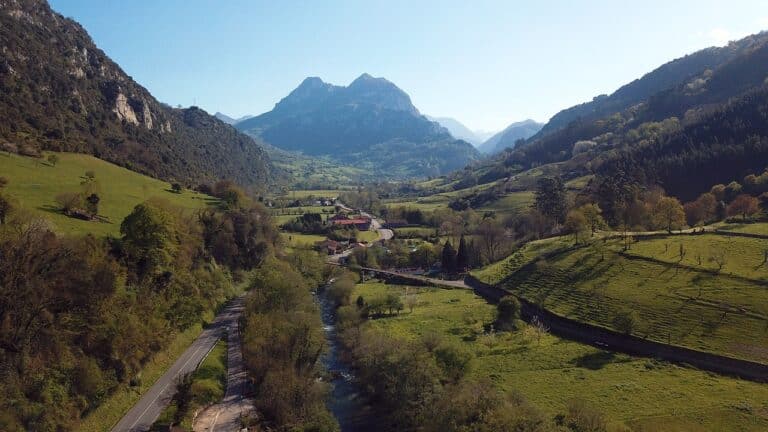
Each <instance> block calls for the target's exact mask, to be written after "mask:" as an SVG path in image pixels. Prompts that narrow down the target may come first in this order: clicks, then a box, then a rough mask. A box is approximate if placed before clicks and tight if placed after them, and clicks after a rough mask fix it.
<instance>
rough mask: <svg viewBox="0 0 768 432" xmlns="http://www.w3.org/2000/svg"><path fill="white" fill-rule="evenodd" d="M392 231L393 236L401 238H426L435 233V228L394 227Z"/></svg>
mask: <svg viewBox="0 0 768 432" xmlns="http://www.w3.org/2000/svg"><path fill="white" fill-rule="evenodd" d="M393 231H394V232H395V237H397V238H403V239H411V238H420V239H428V238H430V237H433V236H434V235H435V229H434V228H429V227H403V228H395V229H394V230H393Z"/></svg>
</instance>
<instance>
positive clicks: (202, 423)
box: [192, 322, 256, 432]
mask: <svg viewBox="0 0 768 432" xmlns="http://www.w3.org/2000/svg"><path fill="white" fill-rule="evenodd" d="M247 391H248V373H247V372H246V370H245V364H244V362H243V352H242V349H241V340H240V329H239V323H238V322H235V323H234V324H232V325H230V327H229V332H228V338H227V391H226V394H225V395H224V399H223V400H222V401H221V403H218V404H216V405H212V406H210V407H208V408H207V409H205V410H203V411H202V412H201V413H200V414H199V415H198V416H197V418H196V419H195V422H194V424H193V426H192V430H194V431H195V432H214V431H219V432H230V431H239V430H241V423H240V419H241V418H242V417H244V416H254V415H255V414H256V410H255V408H254V403H253V400H252V399H248V398H246V397H245V396H246V394H247Z"/></svg>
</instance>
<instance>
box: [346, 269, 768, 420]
mask: <svg viewBox="0 0 768 432" xmlns="http://www.w3.org/2000/svg"><path fill="white" fill-rule="evenodd" d="M392 291H395V292H397V293H399V294H401V295H405V294H406V291H407V294H408V295H415V296H416V297H417V306H416V307H415V309H414V310H413V312H409V311H408V309H407V308H406V310H405V311H403V312H401V313H400V314H398V315H396V316H393V317H389V318H380V319H375V320H371V321H369V322H368V323H367V324H366V325H367V326H370V327H372V328H375V329H378V330H379V331H382V332H386V333H388V334H390V335H392V336H396V337H400V338H403V339H407V340H413V339H416V338H418V337H419V336H420V335H423V334H425V333H428V332H430V333H431V332H437V333H438V334H440V335H441V336H442V337H443V338H446V339H451V340H453V341H454V342H455V343H457V344H460V345H462V346H463V347H464V348H465V349H466V350H468V351H470V352H472V353H473V354H474V359H473V360H472V365H471V372H470V375H471V376H474V377H477V378H490V379H491V381H492V382H493V383H494V384H495V385H496V386H498V387H499V388H500V389H503V390H505V391H510V392H512V391H516V392H519V393H521V394H522V395H523V397H525V398H526V399H528V400H529V401H530V402H531V403H532V404H533V405H535V406H537V407H538V408H539V409H541V410H543V411H544V412H545V413H546V414H547V415H550V416H554V415H556V414H558V413H562V412H563V410H564V409H565V406H566V404H567V402H568V401H569V400H570V399H572V398H581V399H585V400H587V401H588V402H591V403H593V404H594V405H596V406H598V407H600V409H601V410H602V411H603V412H604V413H605V414H606V415H607V417H608V418H609V419H610V420H611V423H613V424H614V425H622V424H623V425H627V426H630V427H632V428H633V429H634V430H643V431H659V430H663V431H679V432H682V431H713V432H714V431H723V430H741V431H755V432H757V431H762V430H766V429H768V402H767V401H768V386H765V385H763V384H757V383H752V382H748V381H741V380H737V379H732V378H727V377H721V376H716V375H712V374H709V373H706V372H701V371H698V370H695V369H690V368H684V367H679V366H675V365H671V364H668V363H664V362H657V361H652V360H647V359H640V358H634V357H630V356H626V355H620V354H613V353H610V352H606V351H603V350H600V349H597V348H594V347H591V346H588V345H583V344H579V343H577V342H571V341H568V340H564V339H560V338H557V337H555V336H552V335H549V334H544V335H542V336H541V338H540V339H539V338H538V337H536V334H535V333H534V332H532V331H531V329H530V328H529V327H523V328H522V329H520V330H518V331H515V332H510V333H496V334H488V333H485V332H484V329H483V327H484V325H485V324H488V323H490V322H491V321H492V319H493V318H492V317H493V314H494V309H495V308H494V306H492V305H489V304H488V303H486V302H485V301H484V300H482V299H481V298H479V297H477V296H475V295H474V294H473V293H472V292H471V291H467V290H445V289H436V288H417V287H405V286H400V285H385V284H382V283H366V284H359V285H357V287H356V289H355V292H354V293H353V298H356V297H357V296H358V295H361V296H363V297H364V298H366V299H370V298H374V297H376V296H384V295H385V294H386V293H388V292H392Z"/></svg>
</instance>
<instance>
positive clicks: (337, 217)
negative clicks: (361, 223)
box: [328, 213, 349, 222]
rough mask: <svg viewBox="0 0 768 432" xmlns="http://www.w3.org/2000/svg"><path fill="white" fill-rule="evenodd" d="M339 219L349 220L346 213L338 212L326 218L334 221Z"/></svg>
mask: <svg viewBox="0 0 768 432" xmlns="http://www.w3.org/2000/svg"><path fill="white" fill-rule="evenodd" d="M340 220H349V216H347V215H346V213H338V214H335V215H333V216H331V217H329V218H328V221H329V222H335V221H340Z"/></svg>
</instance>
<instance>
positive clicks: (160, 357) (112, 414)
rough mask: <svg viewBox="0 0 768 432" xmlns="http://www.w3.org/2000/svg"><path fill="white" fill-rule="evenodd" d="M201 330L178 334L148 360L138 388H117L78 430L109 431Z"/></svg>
mask: <svg viewBox="0 0 768 432" xmlns="http://www.w3.org/2000/svg"><path fill="white" fill-rule="evenodd" d="M201 331H202V326H201V325H200V324H197V325H194V326H192V327H190V328H189V329H187V330H186V331H184V332H182V333H179V334H178V335H177V336H176V337H175V338H174V339H173V341H172V342H171V344H170V345H169V346H168V347H167V348H166V349H164V350H162V351H160V352H159V353H157V354H155V356H154V357H152V360H150V361H149V363H147V365H146V366H144V368H143V369H142V372H141V384H140V385H139V386H137V387H127V386H124V387H120V388H119V389H118V390H117V391H116V392H115V393H113V394H112V395H110V396H109V397H108V398H107V399H106V400H104V402H102V404H101V405H99V406H98V408H96V409H95V410H93V411H92V412H91V413H90V414H88V416H87V417H85V418H84V419H83V421H82V422H81V423H80V425H79V427H78V430H79V431H81V432H103V431H106V430H110V429H111V428H112V426H114V425H115V423H117V422H118V421H120V419H121V418H122V417H123V415H124V414H125V413H126V412H127V411H128V410H129V409H131V407H133V406H134V405H135V404H136V402H138V401H139V399H141V396H142V395H143V394H144V393H145V392H146V391H147V390H149V388H150V387H152V385H153V384H154V383H155V381H157V379H158V378H160V377H161V376H162V375H163V374H164V373H165V371H166V370H168V368H169V367H171V365H172V364H173V362H175V361H176V359H177V358H178V357H179V356H180V355H181V354H182V353H183V352H184V351H185V350H186V349H187V348H188V347H189V346H190V345H191V344H192V342H194V340H195V339H196V338H197V337H198V336H199V335H200V332H201Z"/></svg>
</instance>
